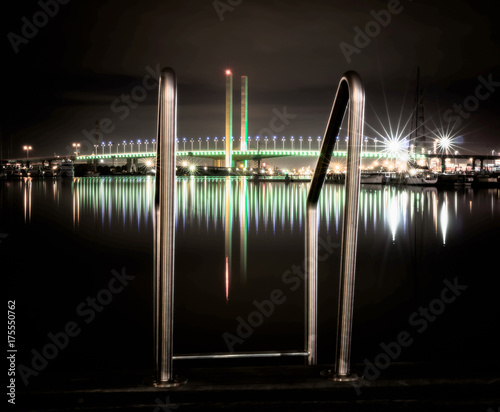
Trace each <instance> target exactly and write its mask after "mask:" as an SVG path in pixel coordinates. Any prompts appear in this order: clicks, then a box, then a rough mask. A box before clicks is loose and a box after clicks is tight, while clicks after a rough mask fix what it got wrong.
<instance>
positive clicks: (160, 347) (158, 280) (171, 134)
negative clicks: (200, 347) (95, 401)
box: [154, 68, 179, 386]
mask: <svg viewBox="0 0 500 412" xmlns="http://www.w3.org/2000/svg"><path fill="white" fill-rule="evenodd" d="M176 135H177V80H176V77H175V72H174V71H173V70H172V69H170V68H167V69H163V70H162V72H161V76H160V81H159V92H158V130H157V140H156V141H157V146H156V147H157V157H156V159H157V164H156V170H157V173H156V198H155V214H156V215H155V218H156V224H155V285H154V286H155V352H156V353H155V354H156V372H157V373H156V380H155V385H156V386H172V385H176V384H178V383H179V382H178V381H177V380H176V379H175V378H174V375H173V365H172V360H173V327H174V316H173V312H174V257H175V213H174V212H175V205H176V191H175V179H176V176H175V138H176Z"/></svg>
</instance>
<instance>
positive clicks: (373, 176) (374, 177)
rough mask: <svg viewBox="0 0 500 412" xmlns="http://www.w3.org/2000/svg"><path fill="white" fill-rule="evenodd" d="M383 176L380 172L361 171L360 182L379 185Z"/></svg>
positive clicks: (382, 180) (382, 181)
mask: <svg viewBox="0 0 500 412" xmlns="http://www.w3.org/2000/svg"><path fill="white" fill-rule="evenodd" d="M384 177H385V176H384V175H383V174H382V173H362V174H361V183H362V184H375V185H381V184H383V183H384Z"/></svg>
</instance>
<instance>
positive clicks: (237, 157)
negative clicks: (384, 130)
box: [76, 150, 427, 162]
mask: <svg viewBox="0 0 500 412" xmlns="http://www.w3.org/2000/svg"><path fill="white" fill-rule="evenodd" d="M232 153H233V160H234V161H236V162H240V161H245V160H262V159H270V158H274V157H290V156H301V157H318V156H319V153H320V152H319V150H245V151H242V150H233V152H232ZM176 154H177V157H178V158H179V157H180V158H183V157H201V158H207V159H213V160H223V159H224V158H225V155H226V152H225V150H189V151H187V150H186V151H178V152H176ZM332 156H333V157H346V156H347V152H345V151H334V152H333V154H332ZM361 156H362V157H364V158H371V159H380V158H382V159H392V158H394V155H393V154H391V153H388V152H362V153H361ZM148 157H156V152H135V153H107V154H105V153H103V154H92V155H83V156H76V160H101V159H103V160H104V159H106V160H110V159H143V158H148ZM426 158H427V156H425V155H420V154H411V155H410V159H413V160H417V161H418V160H425V159H426Z"/></svg>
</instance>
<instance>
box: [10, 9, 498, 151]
mask: <svg viewBox="0 0 500 412" xmlns="http://www.w3.org/2000/svg"><path fill="white" fill-rule="evenodd" d="M61 3H65V4H61ZM61 3H57V6H55V4H56V3H55V1H54V0H48V1H47V3H46V5H45V6H44V7H45V8H48V11H49V12H50V14H52V15H53V16H52V17H50V16H49V17H47V14H46V13H47V12H43V8H42V6H41V4H43V0H42V1H41V2H40V3H38V2H36V1H22V2H11V3H9V8H8V9H5V10H4V16H5V20H6V21H5V23H4V25H3V26H2V27H3V30H4V41H3V46H4V48H3V56H4V60H3V61H4V65H5V66H6V67H7V71H6V72H4V73H6V74H5V76H4V90H7V95H6V96H5V95H4V112H3V121H2V142H3V144H2V157H3V158H8V157H9V156H17V157H19V156H23V154H24V152H23V150H22V146H23V145H25V144H31V145H32V146H33V151H32V153H31V155H32V156H42V155H48V154H53V153H57V154H61V155H64V154H69V153H70V152H71V149H70V146H71V144H72V143H73V142H80V143H81V144H82V146H83V150H82V153H90V150H91V145H90V140H89V138H88V137H87V135H89V134H90V133H93V130H94V128H95V121H96V120H98V121H100V122H104V123H106V122H107V126H106V127H107V129H108V130H107V131H108V133H105V134H103V139H104V140H105V141H106V142H107V141H114V142H121V141H122V140H130V139H134V140H135V139H137V138H142V139H147V138H149V139H151V138H154V137H155V133H156V115H157V107H156V106H157V88H156V81H155V76H156V73H157V72H158V70H159V69H160V68H163V67H168V66H170V67H172V68H174V70H175V71H176V73H177V77H178V86H179V96H178V115H179V118H178V136H179V137H180V138H182V137H186V138H187V139H188V141H189V140H190V139H191V138H194V139H195V140H196V141H197V140H198V137H203V138H204V139H205V138H206V136H210V137H213V136H218V137H219V139H220V138H221V136H223V134H224V109H225V107H224V104H225V89H224V87H225V78H224V70H225V69H227V68H229V69H231V70H232V71H233V73H234V88H235V93H234V101H235V106H234V114H235V117H234V126H233V134H234V135H235V136H239V127H240V122H239V110H240V108H239V87H240V79H239V77H240V76H241V75H246V76H248V78H249V134H250V135H251V136H255V135H256V134H258V133H261V132H262V129H265V128H270V124H271V120H272V118H273V117H274V116H275V113H276V111H278V112H280V113H283V111H284V110H285V111H286V113H287V114H288V115H289V117H288V124H286V125H283V126H284V127H283V128H282V129H281V128H280V130H277V131H276V135H278V137H279V138H281V136H283V135H284V136H287V137H289V136H291V135H293V136H295V138H296V139H297V138H298V137H299V136H300V135H302V136H313V137H314V138H316V137H317V136H318V135H322V134H323V132H324V128H325V126H326V121H327V117H328V114H329V112H330V109H331V104H332V101H333V97H334V94H335V91H336V88H337V85H338V82H339V79H340V77H341V76H342V74H343V73H344V72H345V71H347V70H355V71H357V72H358V73H359V74H360V75H361V77H362V79H363V81H364V84H365V89H366V124H365V135H367V136H369V137H378V138H379V140H380V138H381V135H382V134H384V132H383V130H384V128H385V129H386V130H389V127H392V128H393V130H396V129H397V127H398V126H397V125H398V122H399V123H400V124H401V125H402V126H404V124H405V123H406V122H407V120H408V119H409V118H410V116H411V112H412V110H413V103H414V98H415V85H416V76H417V66H419V67H420V71H421V82H422V86H423V89H424V99H423V101H424V106H425V119H426V126H427V127H428V128H429V129H431V130H433V131H434V132H435V133H450V134H451V135H452V136H455V138H456V142H457V143H459V147H458V150H459V151H460V152H461V153H484V154H486V153H490V154H491V150H495V151H500V139H499V137H498V130H499V129H500V116H499V114H500V98H499V97H500V70H499V69H500V60H499V56H500V53H499V52H500V50H499V38H500V36H499V25H498V15H497V13H496V12H495V11H494V10H493V9H491V8H490V6H488V4H487V3H486V2H480V1H470V2H465V1H439V2H437V1H427V0H425V1H415V0H413V1H409V0H401V2H398V1H390V2H387V1H381V2H379V1H372V0H370V1H368V0H366V1H361V0H355V1H331V0H330V1H319V0H316V1H307V2H306V1H267V0H266V1H263V0H262V1H261V0H257V1H255V0H243V1H239V0H220V1H213V0H209V1H201V0H190V1H170V0H162V1H158V0H142V1H123V0H102V1H97V0H91V1H81V0H80V1H79V0H72V1H62V0H61ZM377 19H378V20H379V21H380V22H377ZM34 20H35V22H37V23H38V25H39V26H40V27H38V28H37V27H34V26H32V23H33V21H34ZM383 26H385V27H383ZM35 31H36V32H35ZM357 33H358V34H357ZM359 33H361V34H359ZM367 33H368V34H367ZM355 36H356V38H355ZM28 37H29V38H28ZM481 85H482V86H481ZM106 119H109V120H106ZM378 119H380V120H378ZM278 124H279V123H278ZM389 125H390V126H389ZM402 126H400V128H401V127H402ZM344 130H345V125H344ZM406 130H408V131H409V129H406ZM404 134H406V133H404ZM430 136H432V135H430Z"/></svg>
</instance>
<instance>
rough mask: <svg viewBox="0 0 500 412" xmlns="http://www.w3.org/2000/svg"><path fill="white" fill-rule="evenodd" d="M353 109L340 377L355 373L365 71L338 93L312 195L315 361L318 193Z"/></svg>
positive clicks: (309, 323)
mask: <svg viewBox="0 0 500 412" xmlns="http://www.w3.org/2000/svg"><path fill="white" fill-rule="evenodd" d="M347 108H349V109H348V126H347V130H348V133H347V135H348V137H349V147H348V153H347V174H346V181H345V187H346V200H345V206H344V224H343V231H342V252H341V254H342V257H341V273H340V292H339V318H338V327H337V347H336V364H335V377H334V379H337V380H345V379H349V359H350V341H351V328H352V310H353V302H354V278H355V263H356V245H357V223H358V210H359V204H358V203H359V200H358V199H359V186H360V175H361V174H360V169H359V166H360V158H361V156H360V154H361V147H362V144H363V126H364V108H365V91H364V87H363V83H362V81H361V78H360V76H359V75H358V74H357V73H356V72H354V71H348V72H346V73H345V74H344V75H343V76H342V78H341V79H340V82H339V85H338V88H337V94H336V95H335V100H334V102H333V105H332V110H331V112H330V118H329V120H328V125H327V127H326V130H325V135H324V138H323V143H322V145H321V151H320V154H319V157H318V161H317V163H316V167H315V171H314V176H313V178H312V181H311V185H310V187H309V192H308V195H307V203H306V205H307V215H306V218H307V224H306V231H305V232H306V247H305V254H306V263H307V275H308V283H307V288H306V301H307V302H308V311H307V313H308V315H307V319H306V339H307V343H306V344H307V348H308V351H309V353H310V356H309V358H308V362H309V364H316V361H317V343H316V337H317V279H318V263H317V257H318V213H317V208H318V207H317V206H318V199H319V196H320V194H321V190H322V188H323V184H324V181H325V177H326V174H327V171H328V167H329V165H330V161H331V158H332V153H333V149H334V148H335V144H336V141H337V135H338V133H339V130H340V126H341V124H342V120H343V118H344V115H345V112H346V110H347Z"/></svg>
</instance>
